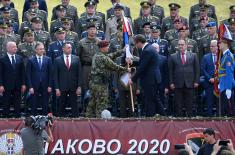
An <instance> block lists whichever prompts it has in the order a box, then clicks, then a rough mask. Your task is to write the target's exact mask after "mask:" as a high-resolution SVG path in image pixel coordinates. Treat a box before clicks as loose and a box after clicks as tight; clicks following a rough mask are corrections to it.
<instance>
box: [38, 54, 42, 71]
mask: <svg viewBox="0 0 235 155" xmlns="http://www.w3.org/2000/svg"><path fill="white" fill-rule="evenodd" d="M38 63H39V68H40V69H41V68H42V59H41V57H39V58H38Z"/></svg>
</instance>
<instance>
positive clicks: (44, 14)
mask: <svg viewBox="0 0 235 155" xmlns="http://www.w3.org/2000/svg"><path fill="white" fill-rule="evenodd" d="M29 2H30V9H29V10H28V11H26V12H25V13H24V15H23V21H27V20H28V18H27V16H28V14H29V13H30V10H32V9H33V10H34V12H35V13H36V15H37V16H39V17H40V18H41V19H42V21H43V26H44V28H45V30H46V31H48V21H47V12H45V11H43V10H39V9H38V6H39V5H38V0H29Z"/></svg>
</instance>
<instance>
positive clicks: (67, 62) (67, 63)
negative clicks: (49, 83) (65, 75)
mask: <svg viewBox="0 0 235 155" xmlns="http://www.w3.org/2000/svg"><path fill="white" fill-rule="evenodd" d="M66 67H67V69H69V67H70V66H69V56H68V55H66Z"/></svg>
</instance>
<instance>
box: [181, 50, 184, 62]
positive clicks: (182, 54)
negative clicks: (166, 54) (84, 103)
mask: <svg viewBox="0 0 235 155" xmlns="http://www.w3.org/2000/svg"><path fill="white" fill-rule="evenodd" d="M184 54H185V53H184V52H182V53H181V61H182V64H183V65H184V64H185V57H184Z"/></svg>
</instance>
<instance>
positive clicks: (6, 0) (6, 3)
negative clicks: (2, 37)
mask: <svg viewBox="0 0 235 155" xmlns="http://www.w3.org/2000/svg"><path fill="white" fill-rule="evenodd" d="M1 3H2V6H3V7H6V6H7V7H8V6H10V7H11V5H10V4H11V0H1ZM10 18H11V19H12V20H13V21H14V22H16V23H17V24H18V25H19V24H20V23H19V16H18V11H17V10H16V9H15V8H13V7H11V10H10Z"/></svg>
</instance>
